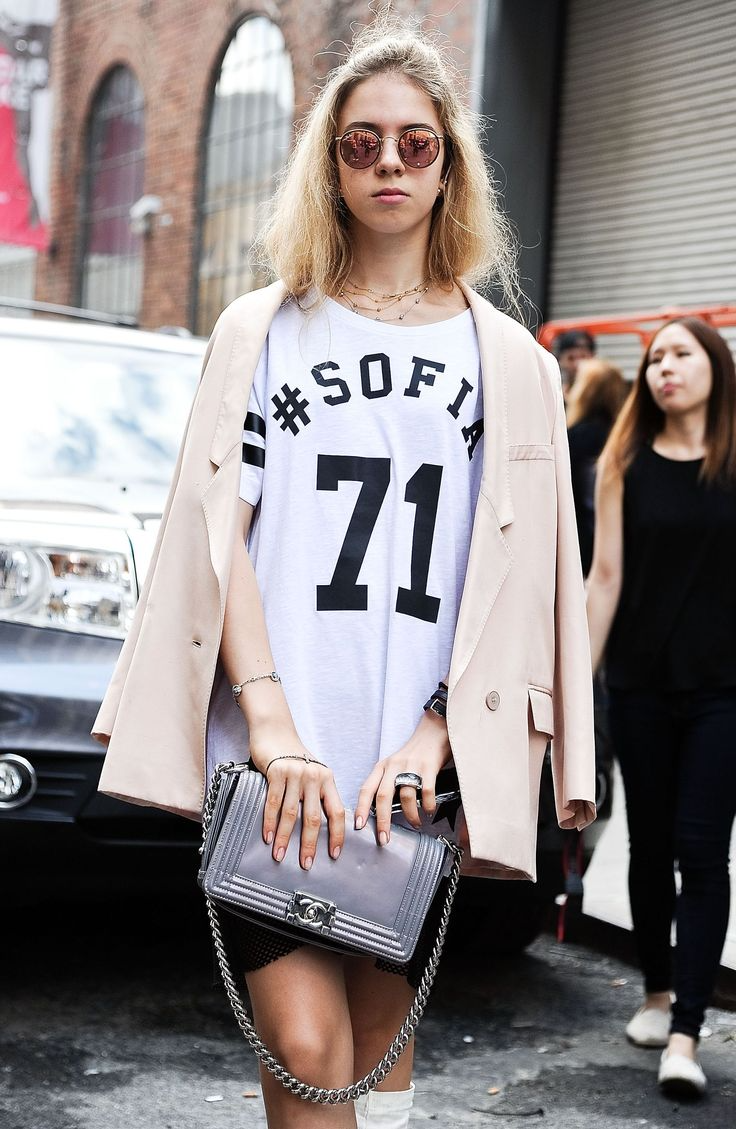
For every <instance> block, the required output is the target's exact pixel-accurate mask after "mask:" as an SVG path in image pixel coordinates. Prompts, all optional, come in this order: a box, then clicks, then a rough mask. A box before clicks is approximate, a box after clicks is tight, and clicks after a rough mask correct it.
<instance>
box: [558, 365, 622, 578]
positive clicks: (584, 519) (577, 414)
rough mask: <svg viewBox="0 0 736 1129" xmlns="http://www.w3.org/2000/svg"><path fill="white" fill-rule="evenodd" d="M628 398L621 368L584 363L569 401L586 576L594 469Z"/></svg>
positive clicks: (590, 545)
mask: <svg viewBox="0 0 736 1129" xmlns="http://www.w3.org/2000/svg"><path fill="white" fill-rule="evenodd" d="M628 394H629V386H628V384H627V383H626V380H625V378H624V375H623V373H622V372H621V369H620V368H617V366H616V365H614V364H612V363H611V362H610V361H606V360H603V358H598V357H593V358H591V359H590V360H587V361H583V362H582V363H581V365H580V366H579V368H578V375H577V379H576V381H575V384H574V385H573V387H572V390H571V391H570V394H569V395H568V398H567V439H568V442H569V444H570V474H571V477H572V493H573V497H574V499H575V516H576V518H577V525H578V540H579V542H580V559H581V561H582V565H583V576H587V575H588V573H589V572H590V565H591V561H592V559H593V530H594V527H595V468H596V463H597V462H598V457H599V455H600V453H601V451H602V450H603V448H604V446H605V443H606V440H607V439H608V436H609V434H610V431H611V428H612V427H613V425H614V423H615V421H616V417H617V416H618V413H619V412H620V411H621V408H622V406H623V404H624V401H625V400H626V397H627V396H628Z"/></svg>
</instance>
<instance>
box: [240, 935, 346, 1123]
mask: <svg viewBox="0 0 736 1129" xmlns="http://www.w3.org/2000/svg"><path fill="white" fill-rule="evenodd" d="M246 979H247V982H248V993H249V995H250V1000H251V1005H252V1008H253V1018H254V1022H255V1025H256V1028H257V1030H258V1034H259V1035H260V1037H261V1038H262V1039H263V1041H264V1042H265V1043H266V1044H267V1046H268V1047H269V1049H270V1050H271V1051H272V1053H273V1054H274V1055H275V1056H276V1057H277V1058H278V1059H279V1061H280V1062H282V1063H283V1065H284V1066H285V1067H286V1068H287V1069H288V1070H290V1071H291V1073H292V1074H295V1075H296V1076H297V1077H298V1078H301V1079H303V1080H304V1081H305V1082H309V1083H311V1084H313V1085H318V1086H326V1087H337V1086H348V1085H350V1083H351V1082H352V1078H353V1043H352V1027H351V1022H350V1013H349V1011H348V1005H347V996H346V989H345V976H344V970H343V960H342V958H341V957H339V956H334V955H333V954H332V953H329V952H327V951H326V950H324V949H318V948H316V947H314V946H310V945H307V946H305V947H304V948H301V949H297V950H296V951H295V952H293V953H289V955H288V956H285V957H281V958H280V959H279V960H276V961H273V963H272V964H268V965H266V967H265V968H259V969H258V970H257V971H256V972H249V973H248V975H247V977H246ZM261 1084H262V1088H263V1101H264V1104H265V1107H266V1117H267V1120H268V1126H269V1129H323V1127H324V1129H355V1112H354V1110H353V1106H352V1103H348V1104H347V1105H337V1106H328V1105H320V1104H316V1103H313V1102H306V1101H303V1100H302V1099H301V1098H297V1097H294V1095H293V1094H290V1093H289V1092H288V1091H287V1090H285V1089H284V1087H283V1086H282V1085H281V1083H280V1082H277V1081H276V1079H275V1078H274V1077H273V1075H272V1074H270V1073H269V1072H268V1071H267V1070H266V1069H265V1068H263V1067H262V1068H261Z"/></svg>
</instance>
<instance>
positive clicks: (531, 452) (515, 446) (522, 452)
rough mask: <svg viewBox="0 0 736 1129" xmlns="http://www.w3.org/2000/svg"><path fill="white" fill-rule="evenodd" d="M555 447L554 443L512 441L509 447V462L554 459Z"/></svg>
mask: <svg viewBox="0 0 736 1129" xmlns="http://www.w3.org/2000/svg"><path fill="white" fill-rule="evenodd" d="M554 457H555V449H554V446H553V444H552V443H512V444H511V446H510V447H509V462H529V461H531V460H532V459H552V460H554Z"/></svg>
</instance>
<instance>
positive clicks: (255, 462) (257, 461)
mask: <svg viewBox="0 0 736 1129" xmlns="http://www.w3.org/2000/svg"><path fill="white" fill-rule="evenodd" d="M243 462H244V463H247V464H248V465H249V466H259V467H264V466H265V465H266V452H265V450H264V449H263V447H254V446H253V444H252V443H244V444H243Z"/></svg>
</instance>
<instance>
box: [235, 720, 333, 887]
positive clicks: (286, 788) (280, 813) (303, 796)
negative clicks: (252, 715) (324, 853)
mask: <svg viewBox="0 0 736 1129" xmlns="http://www.w3.org/2000/svg"><path fill="white" fill-rule="evenodd" d="M250 753H251V759H252V761H253V763H254V764H255V766H256V768H257V769H258V771H259V772H261V773H263V775H264V776H265V777H266V782H267V784H268V792H267V794H266V804H265V809H264V813H263V838H264V840H265V841H266V843H268V844H269V845H272V854H273V857H274V859H275V860H276V862H281V860H282V859H283V858H284V855H285V854H286V849H287V847H288V845H289V839H290V838H291V833H292V831H293V830H294V824H295V823H296V821H297V819H298V818H299V804H300V803H301V806H302V833H301V843H300V847H299V865H300V866H301V867H302V868H303V869H304V870H309V869H310V868H311V866H312V863H313V862H314V855H315V851H316V849H317V837H318V835H319V829H320V827H321V825H322V810H323V809H324V812H325V815H326V816H327V829H328V839H329V851H330V857H331V858H333V859H337V858H338V857H339V855H340V851H341V850H342V847H343V844H344V842H345V809H344V807H343V805H342V801H341V800H340V796H339V793H338V791H337V785H336V784H335V777H334V776H333V774H332V772H331V771H330V769H329V768H327V767H326V766H325V765H323V764H320V763H319V761H317V760H315V759H314V758H313V757H312V755H311V753H309V752H308V750H307V749H306V748H305V746H304V745H303V744H302V742H301V741H300V740H299V738H298V736H297V735H296V733H295V732H294V731H293V730H292V731H291V732H289V733H286V734H279V733H276V732H271V733H268V734H265V733H263V732H258V733H257V734H253V733H251V749H250ZM292 758H297V759H292Z"/></svg>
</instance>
